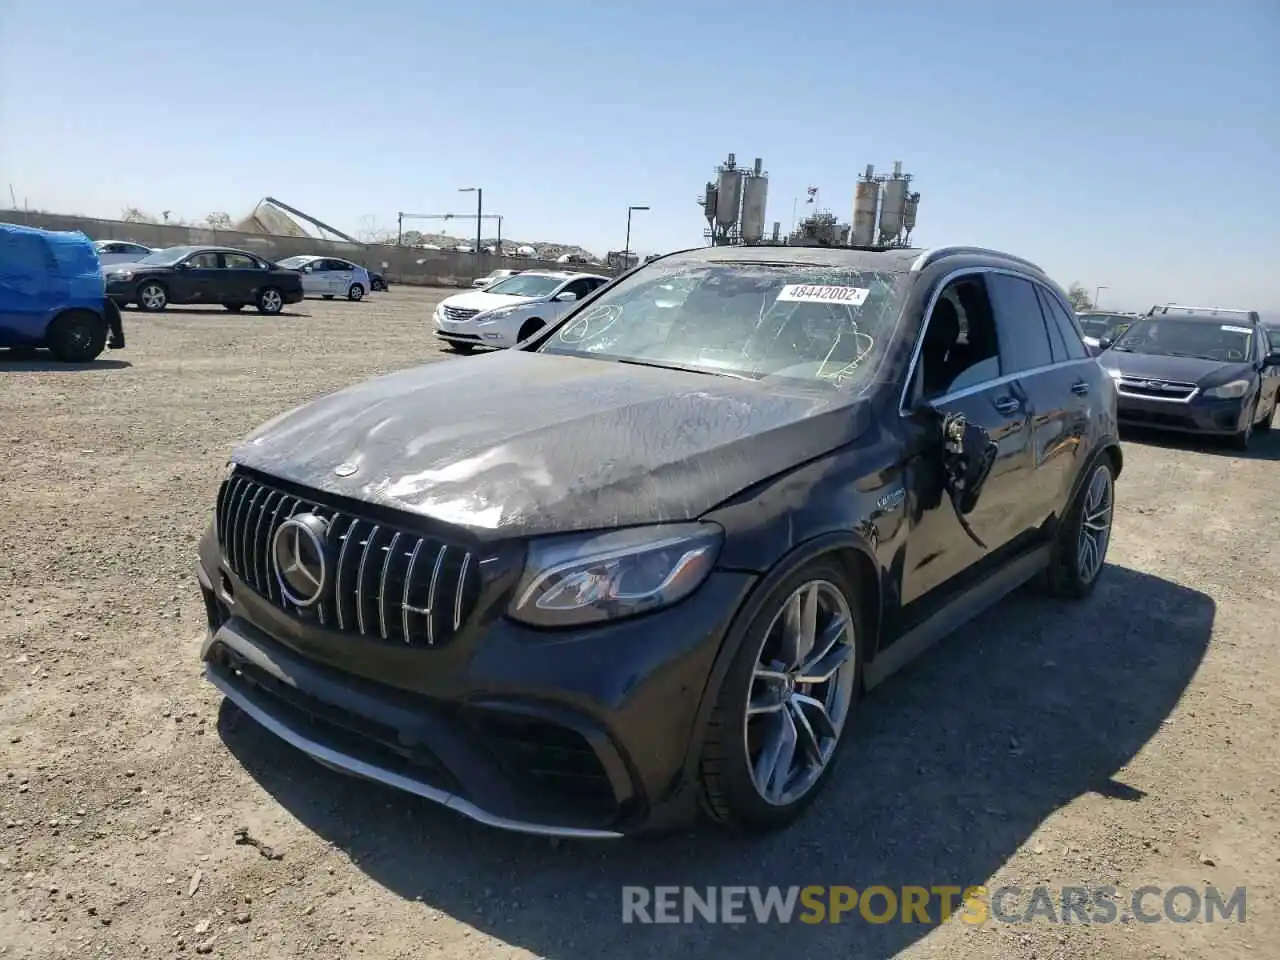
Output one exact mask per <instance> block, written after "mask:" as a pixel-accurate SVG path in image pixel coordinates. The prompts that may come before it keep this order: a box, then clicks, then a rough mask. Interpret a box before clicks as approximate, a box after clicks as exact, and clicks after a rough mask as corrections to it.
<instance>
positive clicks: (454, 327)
mask: <svg viewBox="0 0 1280 960" xmlns="http://www.w3.org/2000/svg"><path fill="white" fill-rule="evenodd" d="M432 319H433V321H434V322H435V325H436V336H437V337H439V338H440V339H441V340H444V341H447V342H448V343H474V344H475V345H476V346H480V347H509V346H511V344H512V343H513V342H514V341H512V340H511V338H510V337H508V336H507V335H506V330H505V327H504V325H502V324H499V323H490V322H484V321H481V322H480V323H477V322H476V321H475V320H474V319H468V320H449V319H446V318H445V317H444V316H442V315H441V314H440V313H436V314H435V315H434V317H433V318H432Z"/></svg>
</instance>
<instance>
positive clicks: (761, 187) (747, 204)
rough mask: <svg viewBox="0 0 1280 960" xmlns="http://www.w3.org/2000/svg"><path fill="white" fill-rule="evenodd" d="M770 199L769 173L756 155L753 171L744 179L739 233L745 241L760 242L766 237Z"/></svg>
mask: <svg viewBox="0 0 1280 960" xmlns="http://www.w3.org/2000/svg"><path fill="white" fill-rule="evenodd" d="M768 199H769V175H768V174H767V173H765V172H764V161H763V160H761V159H760V158H759V157H756V162H755V164H754V165H753V167H752V168H751V171H750V172H749V173H747V174H746V176H745V177H744V178H743V181H742V217H741V225H740V227H739V233H740V235H741V237H742V242H743V243H759V242H760V241H761V240H763V239H764V222H765V206H766V204H767V202H768Z"/></svg>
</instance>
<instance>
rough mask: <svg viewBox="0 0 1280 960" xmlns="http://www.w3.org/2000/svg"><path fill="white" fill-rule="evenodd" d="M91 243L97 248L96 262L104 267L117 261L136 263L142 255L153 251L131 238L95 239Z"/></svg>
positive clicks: (147, 254)
mask: <svg viewBox="0 0 1280 960" xmlns="http://www.w3.org/2000/svg"><path fill="white" fill-rule="evenodd" d="M93 245H94V246H95V247H97V249H98V262H99V263H101V264H102V265H103V266H104V267H109V266H114V265H115V264H117V263H137V262H138V261H139V260H141V259H142V258H143V257H145V256H149V255H150V254H152V253H155V251H154V250H152V249H151V248H150V247H146V246H143V245H142V244H140V243H134V242H133V241H132V240H95V241H94V242H93Z"/></svg>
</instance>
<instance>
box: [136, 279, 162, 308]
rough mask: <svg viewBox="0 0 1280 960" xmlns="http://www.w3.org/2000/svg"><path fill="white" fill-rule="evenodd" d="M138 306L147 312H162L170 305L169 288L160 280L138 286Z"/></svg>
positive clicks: (149, 281)
mask: <svg viewBox="0 0 1280 960" xmlns="http://www.w3.org/2000/svg"><path fill="white" fill-rule="evenodd" d="M137 300H138V307H139V308H140V309H142V310H145V311H147V313H160V312H161V311H162V310H164V308H165V307H167V306H168V305H169V288H168V287H166V286H165V285H164V284H163V283H161V282H160V281H158V280H148V281H146V282H145V283H142V284H140V285H139V286H138V297H137Z"/></svg>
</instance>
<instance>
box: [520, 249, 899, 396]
mask: <svg viewBox="0 0 1280 960" xmlns="http://www.w3.org/2000/svg"><path fill="white" fill-rule="evenodd" d="M517 279H518V278H517ZM901 289H902V283H901V281H900V278H899V276H898V275H897V274H893V273H880V272H875V271H869V270H866V271H864V270H855V269H850V268H847V267H833V266H810V265H803V264H790V263H779V264H772V263H754V262H740V263H706V262H703V261H698V260H682V261H672V260H669V259H666V260H662V261H659V263H657V264H654V265H653V266H652V267H648V268H642V269H641V270H639V271H637V272H636V273H634V274H632V275H631V276H629V277H627V278H626V279H624V280H621V281H619V282H617V283H616V284H615V285H614V286H613V287H612V288H611V289H609V290H608V291H606V292H604V293H603V294H601V296H600V297H599V298H598V299H596V300H595V301H594V302H593V303H591V304H590V305H588V306H586V307H585V308H584V309H582V310H579V311H577V312H575V313H573V314H572V315H571V316H570V317H569V319H568V320H567V321H566V322H564V323H563V324H561V326H560V327H559V328H558V329H557V330H556V332H555V333H554V334H553V335H552V336H551V337H550V338H549V339H548V340H546V341H545V342H544V343H543V344H541V345H540V347H539V348H538V349H539V350H540V352H542V353H553V354H560V355H567V356H580V357H594V358H596V359H599V360H605V361H612V362H618V363H635V364H642V365H646V366H655V367H670V368H674V369H686V370H694V371H697V372H702V373H709V374H721V375H724V376H731V377H739V378H743V379H752V380H764V379H767V378H777V379H785V380H793V381H802V382H807V383H823V384H829V385H835V386H840V387H842V388H848V387H857V386H859V385H865V384H867V383H869V382H870V379H871V377H872V375H873V373H874V371H875V370H876V368H877V366H878V362H879V360H880V359H881V357H882V356H883V355H884V351H885V348H886V347H887V346H888V343H889V340H890V338H891V337H892V336H893V332H894V326H895V323H896V321H897V318H898V314H899V312H900V309H901V304H900V293H901Z"/></svg>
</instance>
